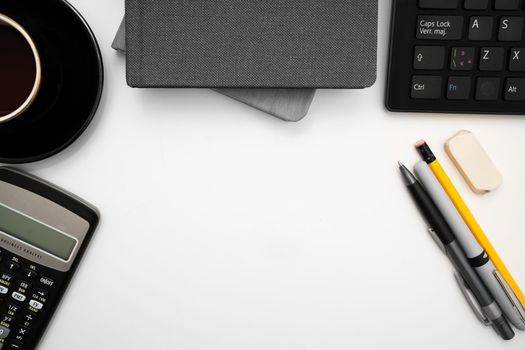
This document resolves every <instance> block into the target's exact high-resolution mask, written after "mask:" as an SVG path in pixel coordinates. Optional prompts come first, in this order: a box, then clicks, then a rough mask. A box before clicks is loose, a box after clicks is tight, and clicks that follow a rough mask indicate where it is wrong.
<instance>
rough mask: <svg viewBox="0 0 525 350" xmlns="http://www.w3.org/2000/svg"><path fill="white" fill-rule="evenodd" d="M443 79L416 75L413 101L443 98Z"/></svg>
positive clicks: (412, 88) (413, 79) (414, 77)
mask: <svg viewBox="0 0 525 350" xmlns="http://www.w3.org/2000/svg"><path fill="white" fill-rule="evenodd" d="M441 86H442V79H441V77H436V76H430V75H414V76H413V77H412V87H411V90H412V93H411V96H412V98H413V99H434V100H436V99H439V98H440V97H441Z"/></svg>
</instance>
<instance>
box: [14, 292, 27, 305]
mask: <svg viewBox="0 0 525 350" xmlns="http://www.w3.org/2000/svg"><path fill="white" fill-rule="evenodd" d="M11 297H12V298H13V299H15V300H16V301H19V302H21V303H23V302H24V301H25V300H26V296H25V295H24V294H22V293H18V292H13V294H11Z"/></svg>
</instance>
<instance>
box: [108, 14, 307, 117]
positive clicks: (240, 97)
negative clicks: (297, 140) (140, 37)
mask: <svg viewBox="0 0 525 350" xmlns="http://www.w3.org/2000/svg"><path fill="white" fill-rule="evenodd" d="M111 47H112V48H113V49H115V50H117V51H120V52H122V53H125V52H126V26H125V19H123V20H122V22H121V24H120V27H119V29H118V32H117V34H116V35H115V39H114V40H113V44H112V45H111ZM214 90H215V91H217V92H219V93H221V94H223V95H226V96H228V97H231V98H233V99H235V100H237V101H239V102H242V103H245V104H247V105H249V106H251V107H254V108H256V109H259V110H261V111H263V112H265V113H268V114H270V115H273V116H275V117H277V118H279V119H282V120H285V121H290V122H297V121H300V120H301V119H303V118H304V117H305V116H306V115H307V114H308V110H309V109H310V106H311V104H312V101H313V99H314V96H315V90H314V89H214Z"/></svg>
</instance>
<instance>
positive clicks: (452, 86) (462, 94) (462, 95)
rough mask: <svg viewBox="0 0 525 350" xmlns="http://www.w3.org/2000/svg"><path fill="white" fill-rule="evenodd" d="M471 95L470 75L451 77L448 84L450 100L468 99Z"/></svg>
mask: <svg viewBox="0 0 525 350" xmlns="http://www.w3.org/2000/svg"><path fill="white" fill-rule="evenodd" d="M469 96H470V77H450V78H448V85H447V98H448V99H449V100H467V99H468V98H469Z"/></svg>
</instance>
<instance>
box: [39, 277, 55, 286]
mask: <svg viewBox="0 0 525 350" xmlns="http://www.w3.org/2000/svg"><path fill="white" fill-rule="evenodd" d="M40 283H42V284H43V285H46V286H49V287H53V285H54V284H55V281H53V280H52V279H51V278H49V277H45V276H44V277H42V278H40Z"/></svg>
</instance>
